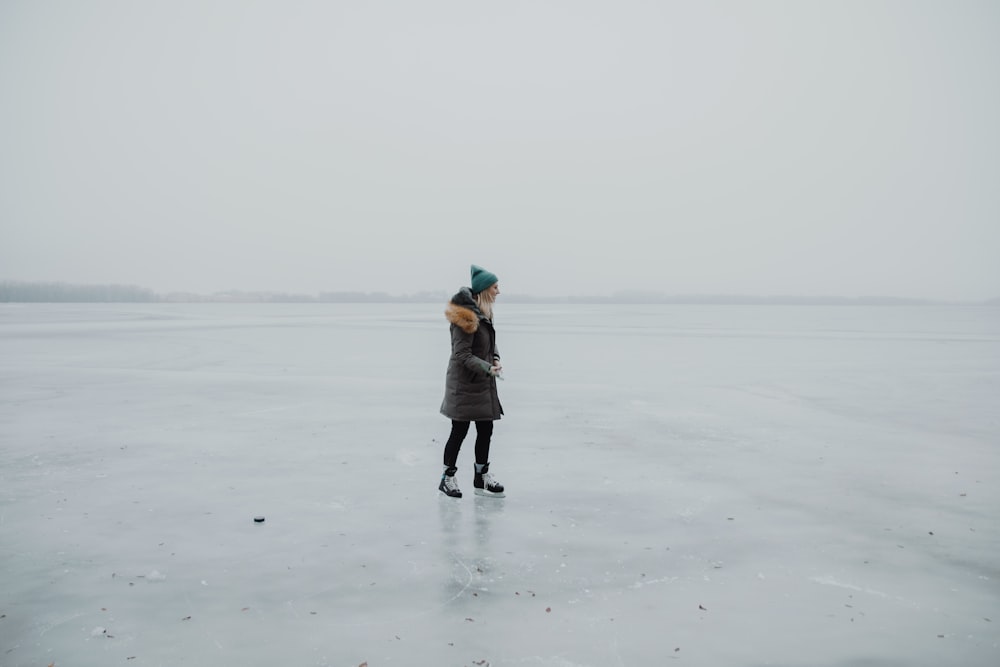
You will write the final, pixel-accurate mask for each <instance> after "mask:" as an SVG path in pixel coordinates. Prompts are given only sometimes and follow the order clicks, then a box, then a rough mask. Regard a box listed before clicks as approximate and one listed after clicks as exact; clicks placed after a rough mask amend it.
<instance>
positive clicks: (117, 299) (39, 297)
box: [0, 281, 160, 303]
mask: <svg viewBox="0 0 1000 667" xmlns="http://www.w3.org/2000/svg"><path fill="white" fill-rule="evenodd" d="M159 300H160V297H158V296H157V295H156V293H155V292H153V291H152V290H148V289H145V288H143V287H135V286H134V285H70V284H68V283H36V282H18V281H2V282H0V302H6V303H75V302H78V303H149V302H153V301H159Z"/></svg>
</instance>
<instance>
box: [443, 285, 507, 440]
mask: <svg viewBox="0 0 1000 667" xmlns="http://www.w3.org/2000/svg"><path fill="white" fill-rule="evenodd" d="M445 317H446V318H447V319H448V321H449V322H451V358H449V360H448V373H447V375H446V376H445V389H444V401H442V402H441V414H443V415H444V416H445V417H448V418H449V419H454V420H458V421H485V420H495V419H500V416H501V415H502V414H503V407H501V405H500V397H499V396H498V395H497V380H496V378H495V377H493V376H492V375H490V372H489V369H490V366H492V365H493V363H494V362H495V361H496V360H498V359H500V355H499V354H498V353H497V346H496V331H495V330H494V329H493V323H492V322H490V321H489V320H488V319H486V317H485V316H484V315H483V314H482V313H481V312H479V308H478V307H477V306H476V300H475V299H474V298H473V296H472V290H471V289H469V288H468V287H463V288H462V289H461V290H459V292H458V294H456V295H455V296H453V297H452V298H451V301H450V302H449V303H448V307H447V309H446V310H445Z"/></svg>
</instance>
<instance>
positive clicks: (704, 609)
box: [698, 605, 708, 611]
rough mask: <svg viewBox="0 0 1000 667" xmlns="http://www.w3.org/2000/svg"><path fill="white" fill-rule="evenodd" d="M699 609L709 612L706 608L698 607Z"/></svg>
mask: <svg viewBox="0 0 1000 667" xmlns="http://www.w3.org/2000/svg"><path fill="white" fill-rule="evenodd" d="M698 609H701V610H702V611H708V610H707V609H705V608H704V607H702V606H701V605H698Z"/></svg>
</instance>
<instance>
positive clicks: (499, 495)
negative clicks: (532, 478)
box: [476, 489, 507, 498]
mask: <svg viewBox="0 0 1000 667" xmlns="http://www.w3.org/2000/svg"><path fill="white" fill-rule="evenodd" d="M476 495H477V496H482V497H483V498H506V497H507V496H505V495H504V494H503V491H501V492H500V493H491V492H490V491H487V490H486V489H476Z"/></svg>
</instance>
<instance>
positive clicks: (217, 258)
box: [0, 0, 1000, 299]
mask: <svg viewBox="0 0 1000 667" xmlns="http://www.w3.org/2000/svg"><path fill="white" fill-rule="evenodd" d="M998 119H1000V3H997V2H994V1H985V2H968V1H947V2H945V1H944V0H942V1H940V2H916V1H903V2H880V1H878V0H864V1H857V2H850V1H847V2H844V1H838V2H832V1H831V2H809V1H805V0H791V1H788V2H747V1H739V2H666V1H662V2H656V1H647V2H634V1H630V0H614V1H607V2H582V1H580V0H566V1H561V2H545V1H543V0H534V1H531V2H512V1H509V0H508V1H506V2H485V1H475V0H455V1H439V0H422V1H420V2H410V1H403V0H400V1H398V2H375V1H372V2H360V1H359V2H335V1H333V0H330V1H325V2H319V1H317V2H290V1H287V0H286V1H282V2H277V1H273V2H251V1H248V0H234V1H232V2H222V1H218V0H197V1H191V2H187V1H180V2H179V1H177V0H170V1H169V2H166V1H165V2H160V1H135V0H123V1H120V2H99V1H79V0H66V1H62V2H59V1H44V0H26V1H12V0H3V1H2V2H0V279H6V280H46V281H47V280H59V281H69V282H83V283H124V284H135V285H141V286H144V287H149V288H152V289H154V290H156V291H159V292H169V291H180V290H189V291H195V292H203V293H207V292H213V291H217V290H225V289H231V288H239V289H247V290H274V291H296V292H305V293H316V292H320V291H336V290H362V291H387V292H391V293H399V294H406V293H413V292H417V291H423V290H435V291H438V290H443V291H451V290H453V289H454V288H456V287H458V286H459V285H462V284H468V282H469V276H468V266H469V264H470V263H477V264H481V265H483V266H485V267H487V268H488V269H490V270H492V271H493V272H495V273H497V274H498V275H499V276H500V279H501V289H502V290H505V291H507V292H510V293H519V294H538V295H563V294H595V295H603V294H610V293H612V292H613V291H616V290H621V289H648V290H655V291H662V292H666V293H670V294H691V293H739V294H757V295H775V294H795V295H817V296H819V295H843V296H866V295H867V296H871V295H893V296H903V297H928V298H943V299H982V298H988V297H995V296H998V295H1000V122H998Z"/></svg>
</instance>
